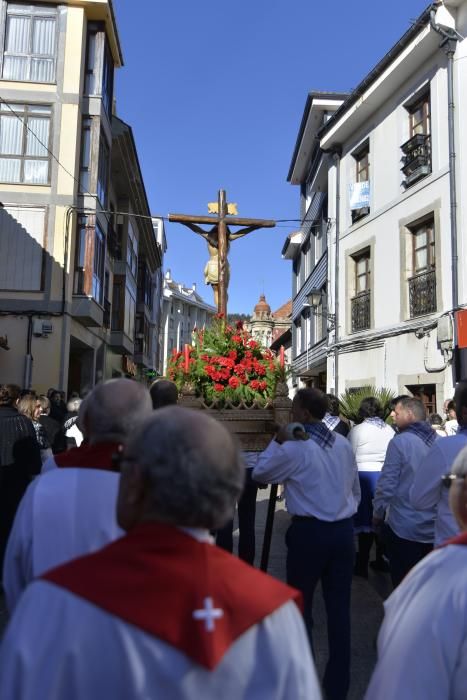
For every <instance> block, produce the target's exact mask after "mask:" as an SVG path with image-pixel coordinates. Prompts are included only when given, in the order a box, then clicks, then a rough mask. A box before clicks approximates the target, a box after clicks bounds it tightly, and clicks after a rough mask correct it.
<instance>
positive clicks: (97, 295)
mask: <svg viewBox="0 0 467 700" xmlns="http://www.w3.org/2000/svg"><path fill="white" fill-rule="evenodd" d="M104 263H105V237H104V234H103V233H102V231H101V229H100V226H99V224H97V226H96V228H95V231H94V259H93V269H92V296H93V297H94V299H95V300H96V301H97V302H98V304H102V303H103V296H104V290H103V283H104Z"/></svg>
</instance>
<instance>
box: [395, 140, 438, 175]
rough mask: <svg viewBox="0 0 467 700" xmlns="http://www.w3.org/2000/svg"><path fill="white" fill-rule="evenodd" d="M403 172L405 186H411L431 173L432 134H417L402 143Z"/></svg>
mask: <svg viewBox="0 0 467 700" xmlns="http://www.w3.org/2000/svg"><path fill="white" fill-rule="evenodd" d="M401 150H402V152H403V154H404V155H403V157H402V164H403V165H402V168H401V170H402V172H403V173H404V175H405V182H404V185H405V187H410V185H413V184H414V183H415V182H417V181H418V180H420V179H421V178H422V177H425V176H426V175H429V174H430V173H431V136H430V135H429V134H415V136H412V138H411V139H409V140H408V141H406V142H405V143H403V144H402V146H401Z"/></svg>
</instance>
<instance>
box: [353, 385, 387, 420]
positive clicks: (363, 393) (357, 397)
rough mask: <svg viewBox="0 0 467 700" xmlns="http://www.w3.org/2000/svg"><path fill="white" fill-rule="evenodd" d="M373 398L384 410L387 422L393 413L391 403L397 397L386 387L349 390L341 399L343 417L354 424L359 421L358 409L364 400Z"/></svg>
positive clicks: (364, 387) (363, 387)
mask: <svg viewBox="0 0 467 700" xmlns="http://www.w3.org/2000/svg"><path fill="white" fill-rule="evenodd" d="M370 396H373V397H374V398H375V399H378V401H379V402H380V404H381V406H382V408H383V418H384V420H387V418H388V417H389V414H390V413H391V401H392V400H393V399H394V398H395V397H396V394H395V393H394V391H392V390H391V389H386V388H384V387H381V388H377V387H375V386H362V387H361V388H359V389H357V390H353V389H347V390H346V391H344V393H343V394H341V395H340V397H339V405H340V411H341V413H342V415H343V416H344V417H345V418H347V419H348V420H350V421H352V422H353V423H357V422H358V420H359V417H358V409H359V408H360V404H361V402H362V401H363V399H367V398H369V397H370Z"/></svg>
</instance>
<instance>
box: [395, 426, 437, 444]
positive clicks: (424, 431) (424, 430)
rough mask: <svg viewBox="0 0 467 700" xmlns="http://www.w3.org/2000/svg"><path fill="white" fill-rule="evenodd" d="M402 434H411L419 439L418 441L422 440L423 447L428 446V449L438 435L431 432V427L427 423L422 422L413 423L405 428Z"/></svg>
mask: <svg viewBox="0 0 467 700" xmlns="http://www.w3.org/2000/svg"><path fill="white" fill-rule="evenodd" d="M402 432H403V433H406V432H407V433H413V434H414V435H416V436H417V437H419V438H420V440H423V442H424V443H425V445H428V447H431V446H432V444H433V443H434V442H435V440H437V439H438V435H437V434H436V432H435V431H434V430H433V428H432V427H431V425H430V424H429V423H425V422H424V421H417V422H415V423H411V424H410V425H408V426H407V428H404V430H403V431H402Z"/></svg>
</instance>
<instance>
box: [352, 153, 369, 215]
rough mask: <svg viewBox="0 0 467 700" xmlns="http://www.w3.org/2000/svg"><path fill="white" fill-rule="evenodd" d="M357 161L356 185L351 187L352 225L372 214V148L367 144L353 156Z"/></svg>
mask: <svg viewBox="0 0 467 700" xmlns="http://www.w3.org/2000/svg"><path fill="white" fill-rule="evenodd" d="M352 155H353V157H354V159H355V184H354V185H351V186H350V209H351V212H352V223H354V222H355V221H357V220H358V219H361V218H363V217H364V216H368V214H369V213H370V146H369V144H368V143H366V144H365V145H364V146H362V147H360V148H359V150H358V151H356V152H355V153H353V154H352Z"/></svg>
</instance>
